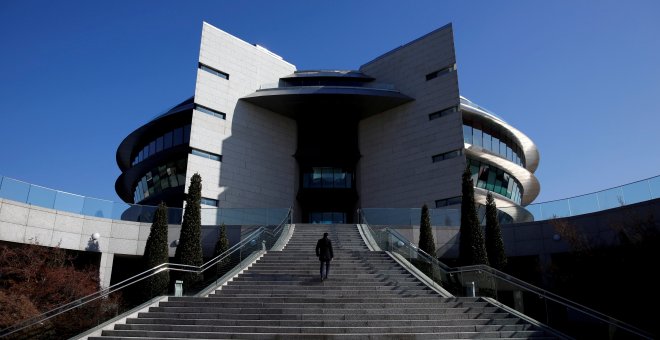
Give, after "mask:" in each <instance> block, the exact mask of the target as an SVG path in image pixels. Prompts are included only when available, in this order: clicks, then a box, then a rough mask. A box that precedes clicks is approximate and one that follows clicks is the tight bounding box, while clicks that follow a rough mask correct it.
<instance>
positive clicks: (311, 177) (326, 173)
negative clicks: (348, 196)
mask: <svg viewBox="0 0 660 340" xmlns="http://www.w3.org/2000/svg"><path fill="white" fill-rule="evenodd" d="M352 187H353V173H352V172H350V171H347V170H346V169H342V168H330V167H315V168H312V169H311V171H305V173H303V188H311V189H317V188H318V189H321V188H323V189H350V188H352Z"/></svg>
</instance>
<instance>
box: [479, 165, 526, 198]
mask: <svg viewBox="0 0 660 340" xmlns="http://www.w3.org/2000/svg"><path fill="white" fill-rule="evenodd" d="M467 161H468V164H469V166H470V173H471V174H472V182H474V186H476V187H478V188H482V189H486V190H488V191H492V192H494V193H497V194H500V195H502V196H504V197H507V198H510V199H511V200H512V201H514V202H516V203H518V204H520V202H521V201H522V194H523V190H522V185H520V183H519V182H518V181H517V180H516V179H515V178H514V177H513V176H511V174H509V173H508V172H506V171H504V170H502V169H500V168H498V167H496V166H494V165H492V164H488V163H484V162H481V161H478V160H474V159H471V158H468V159H467Z"/></svg>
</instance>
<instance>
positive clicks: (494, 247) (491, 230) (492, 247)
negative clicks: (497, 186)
mask: <svg viewBox="0 0 660 340" xmlns="http://www.w3.org/2000/svg"><path fill="white" fill-rule="evenodd" d="M486 252H487V253H488V261H489V262H490V265H491V266H492V267H493V268H495V269H500V270H501V269H503V268H504V267H505V266H506V262H507V260H506V253H505V252H504V241H503V240H502V228H500V222H499V221H498V220H497V206H496V205H495V200H494V199H493V195H492V194H491V193H490V192H489V193H488V196H486Z"/></svg>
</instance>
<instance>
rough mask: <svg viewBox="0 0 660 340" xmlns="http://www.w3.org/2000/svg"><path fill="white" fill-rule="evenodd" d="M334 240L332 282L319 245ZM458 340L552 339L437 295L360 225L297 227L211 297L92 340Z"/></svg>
mask: <svg viewBox="0 0 660 340" xmlns="http://www.w3.org/2000/svg"><path fill="white" fill-rule="evenodd" d="M324 232H328V233H329V237H330V239H331V240H332V242H333V249H334V255H335V257H334V259H333V260H332V262H331V265H330V274H329V278H328V279H327V280H323V281H322V280H320V278H319V261H318V259H317V257H316V256H315V250H314V247H315V245H316V241H317V240H318V239H319V238H321V237H322V235H323V233H324ZM155 338H159V339H235V338H240V339H458V338H492V339H501V338H512V339H517V338H519V339H529V338H534V339H545V338H552V337H551V336H549V335H548V334H547V333H546V332H544V331H542V330H540V329H538V328H537V327H536V326H533V325H531V324H529V323H527V322H525V321H523V320H521V319H520V318H517V317H515V316H513V315H511V314H510V313H506V312H505V311H503V310H502V309H500V308H498V307H496V306H493V305H491V304H489V303H488V302H487V301H486V300H484V299H481V298H459V297H451V298H445V297H441V296H439V295H438V294H437V293H436V292H435V291H433V290H431V289H430V288H429V287H427V286H426V285H425V284H423V283H421V282H420V281H418V280H417V279H416V278H415V277H414V276H413V275H412V274H410V273H409V272H408V271H407V270H405V269H404V268H402V267H401V266H400V265H399V264H398V263H397V262H395V261H394V260H393V259H392V258H391V257H390V256H389V255H387V254H386V253H384V252H370V251H369V250H368V249H367V247H366V245H365V244H364V242H362V239H361V237H360V235H359V232H358V230H357V228H356V227H355V226H349V225H296V228H295V231H294V234H293V236H292V237H291V239H290V240H289V243H288V244H287V245H286V246H285V247H284V250H283V251H281V252H276V251H272V252H268V253H267V254H266V255H265V256H264V257H262V258H261V259H260V260H258V261H257V262H255V263H254V264H253V265H252V266H250V267H249V269H248V270H246V271H244V272H243V273H242V274H240V275H239V276H237V277H235V278H234V279H233V280H231V281H230V282H228V283H227V284H226V285H225V286H222V287H219V288H218V289H217V290H216V291H215V292H213V293H211V294H209V296H208V297H205V298H201V297H170V298H169V299H168V301H163V302H160V303H159V304H158V306H155V307H150V308H149V309H148V311H146V312H141V313H138V315H137V317H135V318H130V319H127V320H126V323H125V324H116V325H115V329H114V330H106V331H103V333H102V337H98V338H91V339H99V340H100V339H122V340H128V339H155Z"/></svg>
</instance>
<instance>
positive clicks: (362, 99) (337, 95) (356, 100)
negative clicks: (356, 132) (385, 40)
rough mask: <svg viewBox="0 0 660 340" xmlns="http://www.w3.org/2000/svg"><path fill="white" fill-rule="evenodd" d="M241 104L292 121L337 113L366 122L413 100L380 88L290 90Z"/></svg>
mask: <svg viewBox="0 0 660 340" xmlns="http://www.w3.org/2000/svg"><path fill="white" fill-rule="evenodd" d="M241 100H244V101H246V102H248V103H251V104H254V105H257V106H260V107H262V108H264V109H267V110H270V111H273V112H276V113H279V114H282V115H284V116H287V117H291V118H298V117H300V116H301V115H308V114H315V113H319V112H334V113H335V114H338V115H340V114H350V115H354V116H355V117H357V118H358V119H363V118H365V117H369V116H371V115H374V114H377V113H380V112H383V111H387V110H389V109H392V108H395V107H397V106H399V105H402V104H405V103H407V102H409V101H412V100H413V98H411V97H409V96H406V95H404V94H402V93H401V92H399V91H396V90H392V89H384V88H377V87H349V86H289V87H276V88H270V89H261V90H257V91H256V92H254V93H252V94H250V95H247V96H245V97H243V98H241Z"/></svg>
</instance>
